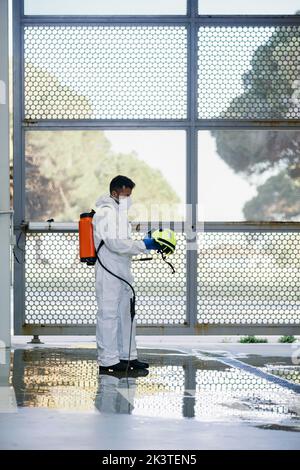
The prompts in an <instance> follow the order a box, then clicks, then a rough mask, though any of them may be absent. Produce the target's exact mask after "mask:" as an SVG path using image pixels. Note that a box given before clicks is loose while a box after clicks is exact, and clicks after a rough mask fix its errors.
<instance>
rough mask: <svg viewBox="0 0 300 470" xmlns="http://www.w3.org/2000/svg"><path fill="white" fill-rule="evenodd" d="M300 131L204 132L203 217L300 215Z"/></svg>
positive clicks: (200, 142)
mask: <svg viewBox="0 0 300 470" xmlns="http://www.w3.org/2000/svg"><path fill="white" fill-rule="evenodd" d="M299 146H300V132H299V131H293V130H286V131H285V130H282V131H277V130H214V131H199V133H198V147H199V155H198V169H199V170H198V217H199V220H200V221H243V220H245V221H299V220H300V158H299Z"/></svg>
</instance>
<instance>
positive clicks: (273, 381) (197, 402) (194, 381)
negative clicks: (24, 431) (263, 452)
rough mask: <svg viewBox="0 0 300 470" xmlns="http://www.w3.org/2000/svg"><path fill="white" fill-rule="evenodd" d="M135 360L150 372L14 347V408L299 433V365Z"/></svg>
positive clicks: (158, 356) (86, 355)
mask: <svg viewBox="0 0 300 470" xmlns="http://www.w3.org/2000/svg"><path fill="white" fill-rule="evenodd" d="M139 357H140V358H141V359H145V360H147V361H148V362H149V363H150V369H149V373H148V374H147V373H145V372H140V373H139V372H138V373H134V374H133V373H131V374H129V375H128V376H127V377H126V376H123V375H119V376H116V375H112V374H108V375H106V374H101V375H100V376H99V375H98V368H97V364H96V352H95V350H93V349H90V348H87V349H84V348H74V349H70V348H55V349H47V348H34V349H24V350H22V349H18V350H16V351H15V352H14V353H13V354H12V362H11V375H10V381H11V384H12V385H13V387H14V391H15V395H16V401H17V405H18V406H19V407H38V408H48V409H57V410H70V411H93V412H96V413H98V412H101V413H116V414H118V413H121V414H124V413H125V414H131V415H138V416H145V417H146V416H147V417H153V418H155V417H159V418H163V417H165V418H175V419H184V418H192V419H196V420H201V421H202V422H203V421H206V422H207V421H214V422H229V423H230V422H233V421H246V422H248V423H252V424H253V425H258V426H262V427H263V426H267V427H268V426H269V427H271V428H272V426H273V429H286V430H291V429H293V430H295V429H296V430H298V429H299V430H300V384H299V373H300V368H299V367H297V366H291V364H288V363H287V360H285V359H284V358H273V357H261V356H253V357H252V356H249V357H245V358H242V359H241V358H234V357H230V356H228V355H227V354H226V353H224V354H223V353H222V351H215V352H213V353H211V352H209V353H207V352H205V351H193V354H186V353H184V351H183V352H179V351H176V350H173V351H171V350H160V349H156V350H153V349H151V350H150V349H144V350H140V351H139Z"/></svg>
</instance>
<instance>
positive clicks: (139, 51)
mask: <svg viewBox="0 0 300 470" xmlns="http://www.w3.org/2000/svg"><path fill="white" fill-rule="evenodd" d="M24 34H25V37H24V47H25V117H26V118H28V119H89V118H92V119H146V118H147V119H167V118H169V119H184V118H185V117H186V82H187V78H186V73H187V71H186V68H187V50H186V42H187V40H186V37H187V32H186V28H185V27H182V26H170V27H168V26H162V27H161V26H147V27H143V26H131V27H125V26H124V27H122V26H115V27H113V26H110V27H106V26H58V27H57V26H49V27H47V26H42V27H40V26H34V27H31V26H30V27H25V32H24ZM45 51H47V53H46V54H45Z"/></svg>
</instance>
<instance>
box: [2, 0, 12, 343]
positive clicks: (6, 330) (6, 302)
mask: <svg viewBox="0 0 300 470" xmlns="http://www.w3.org/2000/svg"><path fill="white" fill-rule="evenodd" d="M8 1H9V0H0V349H1V348H3V346H5V347H10V314H11V305H10V201H9V106H8V97H9V94H8Z"/></svg>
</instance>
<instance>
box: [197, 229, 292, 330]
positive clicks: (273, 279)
mask: <svg viewBox="0 0 300 470" xmlns="http://www.w3.org/2000/svg"><path fill="white" fill-rule="evenodd" d="M198 243H199V252H198V321H199V322H200V323H210V324H215V323H219V324H220V323H221V324H235V325H239V324H249V325H255V324H275V325H276V324H277V325H278V324H290V325H292V324H298V323H299V322H300V271H299V259H300V250H299V244H300V235H299V233H293V232H290V233H272V232H260V233H251V232H250V233H242V232H232V233H225V232H217V233H207V232H206V233H200V234H199V235H198Z"/></svg>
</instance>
